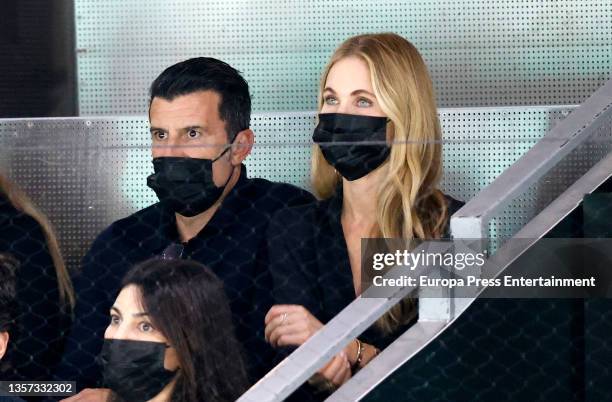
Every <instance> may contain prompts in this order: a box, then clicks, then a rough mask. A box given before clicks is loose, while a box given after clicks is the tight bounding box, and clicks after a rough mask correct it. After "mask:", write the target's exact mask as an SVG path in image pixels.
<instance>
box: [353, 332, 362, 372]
mask: <svg viewBox="0 0 612 402" xmlns="http://www.w3.org/2000/svg"><path fill="white" fill-rule="evenodd" d="M355 340H356V341H357V357H356V358H355V364H354V366H357V367H359V365H360V364H361V359H362V357H363V343H361V341H360V340H359V339H355Z"/></svg>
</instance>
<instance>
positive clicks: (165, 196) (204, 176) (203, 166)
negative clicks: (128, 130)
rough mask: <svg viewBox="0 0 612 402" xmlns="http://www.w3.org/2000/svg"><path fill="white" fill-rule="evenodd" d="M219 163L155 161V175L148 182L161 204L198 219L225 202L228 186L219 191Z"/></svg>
mask: <svg viewBox="0 0 612 402" xmlns="http://www.w3.org/2000/svg"><path fill="white" fill-rule="evenodd" d="M228 149H229V147H227V148H226V149H225V151H223V152H222V153H221V155H219V156H218V157H216V158H215V159H199V158H182V157H162V158H155V159H153V169H154V170H155V173H154V174H152V175H151V176H149V177H148V178H147V186H149V187H150V188H151V189H153V191H155V194H157V198H159V201H160V202H161V204H162V205H163V206H164V207H165V208H167V209H169V210H171V211H172V212H176V213H179V214H181V215H183V216H196V215H198V214H201V213H202V212H204V211H206V210H207V209H208V208H210V207H211V206H213V204H214V203H215V202H217V201H218V200H219V198H221V194H223V190H225V186H227V183H228V182H229V179H230V177H232V176H231V175H230V176H229V177H228V178H227V181H226V182H225V184H224V185H223V186H222V187H217V186H216V185H215V182H214V181H213V163H214V162H215V161H216V160H217V159H219V158H221V157H222V156H223V155H224V154H225V153H226V152H227V151H228Z"/></svg>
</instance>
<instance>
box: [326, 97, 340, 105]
mask: <svg viewBox="0 0 612 402" xmlns="http://www.w3.org/2000/svg"><path fill="white" fill-rule="evenodd" d="M324 101H325V104H326V105H332V106H333V105H337V104H338V99H336V98H335V97H333V96H326V97H325V99H324Z"/></svg>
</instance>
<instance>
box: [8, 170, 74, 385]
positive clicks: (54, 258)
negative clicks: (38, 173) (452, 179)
mask: <svg viewBox="0 0 612 402" xmlns="http://www.w3.org/2000/svg"><path fill="white" fill-rule="evenodd" d="M0 253H8V254H10V255H11V256H12V257H13V258H14V259H15V260H16V261H17V268H16V271H15V275H16V280H17V284H16V286H17V288H16V292H17V316H16V323H15V326H14V329H13V331H12V333H11V344H10V347H9V349H8V350H7V354H6V356H5V363H7V362H10V363H11V364H10V365H8V364H5V365H4V367H2V366H0V379H3V380H14V381H48V380H49V379H51V376H52V370H51V369H52V367H53V366H55V365H56V364H57V363H58V362H59V360H60V358H61V351H62V349H63V345H64V340H65V335H66V332H67V331H68V329H69V328H70V319H71V314H72V308H73V306H74V299H75V297H74V290H73V288H72V282H71V280H70V275H69V273H68V270H67V269H66V265H65V264H64V260H63V258H62V255H61V252H60V248H59V245H58V242H57V239H56V237H55V233H54V231H53V228H52V227H51V224H50V222H49V220H48V219H47V217H46V216H45V215H44V214H43V213H42V212H40V211H39V210H38V208H36V206H35V205H34V204H33V203H32V201H31V200H30V199H29V198H28V197H27V195H26V194H25V193H24V192H23V191H21V190H20V189H19V188H18V187H17V186H16V185H15V183H13V182H11V181H9V180H8V179H7V178H5V177H3V176H2V175H0Z"/></svg>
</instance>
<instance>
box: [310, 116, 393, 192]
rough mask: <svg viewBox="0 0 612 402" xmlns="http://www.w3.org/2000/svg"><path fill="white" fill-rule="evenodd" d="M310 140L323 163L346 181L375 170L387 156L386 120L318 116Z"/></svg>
mask: <svg viewBox="0 0 612 402" xmlns="http://www.w3.org/2000/svg"><path fill="white" fill-rule="evenodd" d="M312 139H313V141H314V142H316V143H317V144H319V147H320V148H321V152H323V156H324V157H325V160H327V162H328V163H329V164H330V165H332V166H333V167H334V168H335V169H336V171H337V172H338V173H340V175H342V177H344V178H345V179H347V180H349V181H352V180H357V179H360V178H362V177H363V176H365V175H367V174H368V173H370V172H372V171H373V170H375V169H376V168H378V167H379V166H380V165H382V164H383V163H384V162H385V161H386V160H387V158H388V157H389V154H390V152H391V147H390V146H389V145H388V144H387V142H386V141H387V118H386V117H375V116H362V115H352V114H341V113H322V114H319V124H318V125H317V127H316V128H315V130H314V133H313V135H312Z"/></svg>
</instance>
